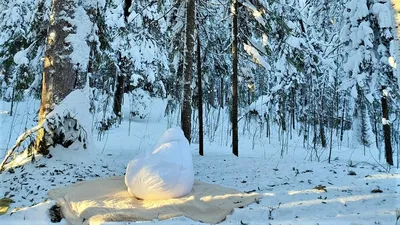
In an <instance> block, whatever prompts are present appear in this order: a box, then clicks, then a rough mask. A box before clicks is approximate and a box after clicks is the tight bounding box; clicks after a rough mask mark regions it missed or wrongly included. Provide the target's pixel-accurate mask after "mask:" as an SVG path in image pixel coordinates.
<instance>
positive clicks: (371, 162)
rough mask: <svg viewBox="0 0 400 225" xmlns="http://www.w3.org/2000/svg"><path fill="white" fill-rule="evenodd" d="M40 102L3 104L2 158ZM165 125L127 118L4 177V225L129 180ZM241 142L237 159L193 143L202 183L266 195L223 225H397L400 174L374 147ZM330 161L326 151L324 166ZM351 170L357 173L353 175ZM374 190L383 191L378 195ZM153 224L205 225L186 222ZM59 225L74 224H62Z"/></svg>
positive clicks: (36, 220)
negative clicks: (319, 149) (97, 183)
mask: <svg viewBox="0 0 400 225" xmlns="http://www.w3.org/2000/svg"><path fill="white" fill-rule="evenodd" d="M37 104H38V103H37V102H30V103H20V104H19V106H18V108H17V114H16V116H14V117H10V116H9V115H7V114H5V113H1V112H3V111H7V110H8V105H7V104H6V103H2V102H0V126H1V128H2V129H1V131H0V132H2V133H0V138H1V139H0V155H1V156H3V155H4V150H5V149H7V148H9V147H10V146H11V145H12V144H13V142H14V141H15V139H16V137H17V136H18V135H19V134H20V133H22V131H23V130H24V129H25V127H26V128H29V127H31V126H32V125H34V124H35V122H34V121H32V118H33V117H34V116H35V115H36V112H35V105H36V106H37ZM18 113H19V114H18ZM157 118H158V117H157ZM166 128H167V122H166V120H162V121H158V120H157V119H154V120H152V121H142V122H139V121H132V122H131V124H130V132H129V121H126V120H125V121H123V123H122V124H121V126H120V127H119V128H116V129H113V130H111V131H109V132H107V133H105V134H104V136H103V137H102V139H101V140H96V139H97V135H98V134H97V132H94V135H95V137H94V139H95V144H96V146H92V147H91V148H89V149H87V150H81V149H79V150H70V149H62V148H61V147H57V148H56V149H54V150H52V152H51V154H52V158H51V159H45V158H39V159H37V161H36V162H35V163H34V164H32V163H27V164H25V165H23V166H20V167H17V168H15V169H14V170H13V171H6V172H4V173H2V174H0V176H1V181H2V182H1V183H0V197H2V195H1V194H2V193H4V194H3V195H4V196H6V197H10V198H12V199H13V200H14V201H15V203H13V204H12V205H11V207H12V209H11V210H9V212H8V213H7V214H6V215H3V216H0V224H1V225H14V224H15V225H16V224H18V225H19V224H22V225H23V224H33V225H36V224H52V223H51V222H50V219H49V216H48V209H49V208H50V207H51V206H52V205H53V204H54V201H52V200H49V199H48V197H47V191H48V190H49V189H51V188H54V187H60V186H65V185H68V184H70V183H74V182H77V181H81V180H90V179H96V178H97V177H106V176H114V175H123V174H124V171H125V166H126V165H127V163H128V161H129V160H130V159H132V158H133V157H134V156H135V155H136V154H138V153H139V152H140V151H143V150H144V149H148V148H151V147H152V146H153V145H154V144H155V142H156V140H157V139H158V138H159V137H160V136H161V135H162V133H163V132H164V131H165V129H166ZM10 131H11V142H10V143H8V140H9V134H10ZM216 140H218V137H216ZM240 140H241V141H240V150H239V151H240V157H239V158H236V157H234V156H232V155H231V153H230V151H231V150H230V148H229V146H228V147H227V146H221V145H220V144H219V141H217V142H218V143H210V142H209V141H207V142H206V146H205V154H206V155H205V156H204V157H201V156H198V154H197V151H198V149H197V145H196V144H192V152H193V157H194V158H193V163H194V166H195V171H196V174H195V177H196V179H200V180H202V181H206V182H210V183H217V184H220V185H223V186H227V187H232V188H236V189H238V190H241V191H246V192H252V191H256V192H258V193H261V194H263V196H264V197H263V199H262V200H261V201H260V202H259V203H254V204H252V205H250V206H248V207H245V208H243V209H235V211H234V212H233V213H232V215H229V216H228V217H227V219H226V220H225V221H223V222H222V223H221V225H227V224H231V225H233V224H235V225H243V224H249V225H252V224H259V225H263V224H266V225H267V224H313V225H315V224H320V225H322V224H349V225H350V224H351V225H358V224H388V225H394V224H396V209H399V208H400V195H399V191H400V183H399V180H400V174H399V170H397V169H393V168H392V169H391V170H390V172H389V173H387V172H386V171H385V168H384V167H382V166H380V165H378V164H377V163H376V162H375V160H376V159H377V154H375V153H374V152H372V151H374V150H367V154H366V156H364V155H363V149H361V148H358V149H350V148H346V147H344V146H343V147H341V148H339V147H337V146H336V145H335V146H336V147H335V148H334V152H333V155H334V157H333V158H336V157H338V159H337V160H335V161H333V162H332V163H331V164H328V163H327V162H315V161H313V162H311V161H309V160H308V157H306V155H307V153H309V152H308V151H307V150H305V149H304V148H302V144H301V143H302V142H301V141H296V140H293V141H290V144H289V148H288V153H287V154H285V155H284V156H283V158H282V157H280V144H279V142H278V139H277V137H276V135H275V136H273V137H272V138H271V144H270V143H269V142H268V140H264V138H257V139H256V144H255V147H254V149H252V147H251V146H252V142H253V138H250V137H249V138H246V136H244V135H242V136H241V139H240ZM325 156H326V152H325V153H324V154H323V155H322V158H321V159H322V161H323V160H325V159H326V157H325ZM349 159H351V161H352V163H349ZM349 164H352V167H350V166H349ZM352 172H354V173H355V175H350V174H354V173H352ZM317 186H320V188H317ZM321 186H325V187H321ZM374 189H379V190H381V191H382V193H371V191H372V190H374ZM398 213H399V214H400V212H398ZM139 223H140V222H139ZM143 223H145V224H149V222H143ZM150 223H157V224H169V225H184V224H185V225H186V224H188V225H189V224H202V223H200V222H195V221H192V220H190V219H187V218H184V217H180V218H175V219H171V220H166V221H152V222H150ZM399 223H400V222H399ZM59 224H67V223H66V221H65V220H62V221H61V223H59ZM108 224H114V225H117V224H118V225H122V224H134V223H108Z"/></svg>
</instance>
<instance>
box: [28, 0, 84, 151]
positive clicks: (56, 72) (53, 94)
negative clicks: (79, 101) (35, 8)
mask: <svg viewBox="0 0 400 225" xmlns="http://www.w3.org/2000/svg"><path fill="white" fill-rule="evenodd" d="M74 9H75V1H74V0H53V5H52V9H51V15H50V25H49V28H48V33H47V40H46V52H45V58H44V70H43V78H42V94H41V104H40V111H39V124H41V123H43V121H44V120H45V118H46V116H47V114H48V113H49V112H51V111H52V110H53V109H54V106H55V105H57V104H58V103H60V102H61V101H62V100H63V99H64V98H65V97H66V96H67V95H68V94H69V93H71V92H72V91H73V90H74V84H75V81H76V71H75V69H74V66H73V64H72V62H71V59H70V57H69V55H70V54H71V53H72V46H71V45H70V43H69V42H67V41H66V37H67V36H68V35H69V34H71V33H74V30H75V28H74V27H73V25H72V24H70V23H69V22H68V20H69V19H70V18H71V17H72V16H73V14H74ZM47 145H48V143H46V140H45V131H44V129H40V130H39V131H38V135H37V137H36V147H37V148H36V151H37V153H39V154H43V155H46V154H48V153H49V152H48V148H47V147H46V146H47Z"/></svg>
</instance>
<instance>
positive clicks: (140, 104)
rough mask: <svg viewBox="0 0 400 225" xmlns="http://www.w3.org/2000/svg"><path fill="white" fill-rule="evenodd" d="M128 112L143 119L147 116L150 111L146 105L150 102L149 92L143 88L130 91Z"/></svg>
mask: <svg viewBox="0 0 400 225" xmlns="http://www.w3.org/2000/svg"><path fill="white" fill-rule="evenodd" d="M130 100H131V101H130V106H131V110H130V114H131V116H132V117H139V118H140V119H145V118H146V117H148V116H149V114H150V112H149V110H148V107H149V106H150V104H151V98H150V94H149V93H148V92H147V91H144V90H143V89H135V90H133V91H132V93H131V98H130Z"/></svg>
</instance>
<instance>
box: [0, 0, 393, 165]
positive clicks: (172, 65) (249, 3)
mask: <svg viewBox="0 0 400 225" xmlns="http://www.w3.org/2000/svg"><path fill="white" fill-rule="evenodd" d="M53 4H54V5H53ZM57 4H58V5H57ZM66 9H68V10H66ZM393 13H394V9H393V8H392V5H391V1H389V0H339V1H328V0H309V1H304V0H302V1H293V0H278V1H275V0H273V1H270V0H238V1H236V0H233V1H218V0H197V1H195V0H188V1H178V0H161V1H153V0H142V1H130V0H90V1H79V0H68V1H50V0H29V1H26V0H25V1H7V0H6V1H2V3H0V28H1V32H0V84H1V86H0V97H1V98H2V100H5V101H11V102H14V101H23V100H24V99H26V98H29V97H32V96H33V97H35V98H40V97H42V104H44V103H43V102H44V100H43V96H44V94H43V93H44V92H46V91H47V90H48V88H49V86H48V85H55V86H57V83H58V82H59V81H60V80H54V81H52V82H53V83H46V82H47V80H48V79H50V78H51V79H64V78H65V77H68V79H67V80H65V81H62V82H63V84H64V86H63V88H66V89H68V90H60V93H58V94H56V95H55V96H53V97H52V99H48V100H45V102H46V101H47V102H51V103H58V102H59V101H60V100H61V99H62V98H64V97H65V95H66V94H68V93H69V92H70V91H71V90H73V89H77V88H83V87H85V86H86V88H89V89H90V93H91V94H90V95H91V96H90V99H91V112H92V113H93V114H94V115H96V118H97V120H98V121H100V122H101V126H99V129H108V128H109V127H110V126H111V125H112V124H116V123H118V121H120V120H121V119H122V118H123V117H124V115H123V114H122V106H123V105H129V106H130V107H129V108H130V109H129V111H130V112H129V115H128V116H130V117H138V118H141V119H145V118H146V117H147V116H148V113H149V112H148V108H149V107H150V105H151V104H152V103H151V102H152V99H155V98H162V99H164V100H165V101H167V102H168V104H167V108H166V109H165V112H166V116H178V117H179V118H181V120H180V119H176V121H181V125H182V127H183V128H184V130H185V135H186V136H187V138H188V139H189V140H190V139H192V141H195V142H196V141H198V138H197V131H198V130H199V128H198V127H197V124H196V121H197V118H196V115H198V114H197V113H196V111H195V110H193V111H192V108H193V109H197V108H198V102H199V99H201V100H202V101H200V102H202V106H204V113H205V114H204V120H205V121H204V125H205V126H206V127H205V129H204V132H205V136H206V137H208V138H209V139H210V140H214V138H215V132H216V131H217V130H219V131H220V133H221V140H222V139H229V140H231V139H230V138H228V137H229V136H230V135H231V134H230V132H228V134H226V136H225V137H223V134H222V133H223V132H224V131H223V129H227V130H229V129H230V130H232V128H233V130H234V132H233V135H234V138H233V148H234V151H236V152H235V154H237V148H238V144H237V143H236V142H237V138H236V139H235V136H236V137H237V135H238V129H239V130H240V132H242V133H243V134H246V132H249V133H250V134H251V132H253V133H254V134H253V135H255V133H260V135H261V133H263V136H266V137H269V136H270V135H271V132H272V131H271V127H276V128H277V132H278V133H279V137H280V141H281V143H282V151H281V152H282V154H284V153H285V152H286V151H287V150H288V149H287V144H285V143H287V142H288V139H291V138H292V137H293V136H294V135H298V136H301V137H303V140H304V141H303V145H304V146H305V147H307V148H310V149H312V150H313V152H314V153H313V154H310V157H311V159H313V158H315V159H317V158H318V155H319V152H318V151H319V149H320V148H321V147H322V148H329V149H330V150H332V143H333V140H334V139H335V140H337V141H340V142H343V141H345V135H344V134H345V133H347V134H348V135H347V137H350V138H349V139H351V140H352V142H351V143H350V145H352V146H354V147H356V146H358V145H363V146H364V151H365V149H366V148H369V147H377V149H379V150H380V151H382V152H386V159H387V162H388V163H389V164H393V161H392V160H391V155H392V154H393V151H395V150H397V152H398V151H399V148H400V120H399V118H400V103H399V102H400V101H399V100H400V87H399V84H400V82H399V79H400V78H399V74H398V71H397V70H396V63H397V61H398V57H399V56H398V52H397V51H398V49H399V47H398V40H397V37H396V35H397V32H396V29H395V27H396V23H395V19H394V17H393V15H392V14H393ZM53 29H55V30H57V29H58V30H57V35H60V36H57V38H55V37H53V36H52V32H53ZM53 39H54V40H53ZM53 42H54V43H53ZM54 44H55V45H54ZM52 46H53V47H52ZM52 48H54V49H52ZM196 49H197V50H196ZM196 52H197V53H199V54H197V55H196ZM54 57H59V59H58V58H54ZM57 63H59V65H58V66H57ZM196 65H197V66H196ZM196 67H199V68H200V70H199V68H196ZM54 68H55V69H54ZM59 71H64V72H63V73H59ZM200 72H201V74H202V77H201V79H197V78H198V77H197V76H198V74H199V73H200ZM57 74H58V75H59V74H63V76H59V78H57ZM63 77H64V78H63ZM43 79H46V80H45V81H43ZM41 81H43V85H41ZM67 81H68V82H71V84H70V85H69V86H68V87H67V86H65V85H66V83H68V82H67ZM45 83H46V84H47V86H46V85H45ZM199 86H201V87H202V89H203V90H202V91H201V92H199V91H198V87H199ZM43 88H45V90H44V92H43V93H42V91H43ZM199 93H200V94H199ZM232 93H233V94H232ZM236 93H237V95H236ZM53 98H54V99H53ZM58 98H60V99H58ZM43 107H44V106H43ZM43 110H44V109H43ZM49 110H51V109H50V108H49V109H46V110H44V111H49ZM11 112H12V109H11ZM176 112H181V113H182V116H181V115H179V113H176ZM202 112H203V110H202ZM211 115H216V116H217V117H212V116H211ZM224 115H226V117H225V119H222V118H221V117H223V116H224ZM125 116H126V115H125ZM226 118H229V119H228V120H230V121H231V122H232V125H233V127H227V128H221V127H218V124H220V121H221V120H227V119H226ZM236 121H238V122H239V128H237V127H236V125H235V124H236V123H235V122H236ZM221 124H222V123H221ZM250 124H251V125H250ZM190 131H192V133H191V132H190ZM265 134H266V135H265ZM221 142H222V141H221ZM239 142H240V140H239ZM228 143H230V142H228ZM235 148H236V150H235ZM330 155H331V154H330ZM329 160H330V156H329Z"/></svg>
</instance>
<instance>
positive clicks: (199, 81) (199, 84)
mask: <svg viewBox="0 0 400 225" xmlns="http://www.w3.org/2000/svg"><path fill="white" fill-rule="evenodd" d="M202 85H203V82H202V75H201V42H200V35H199V34H197V88H198V90H199V91H198V95H199V97H198V98H199V101H198V104H199V105H198V108H199V154H200V155H204V143H203V141H204V137H203V87H202Z"/></svg>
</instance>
